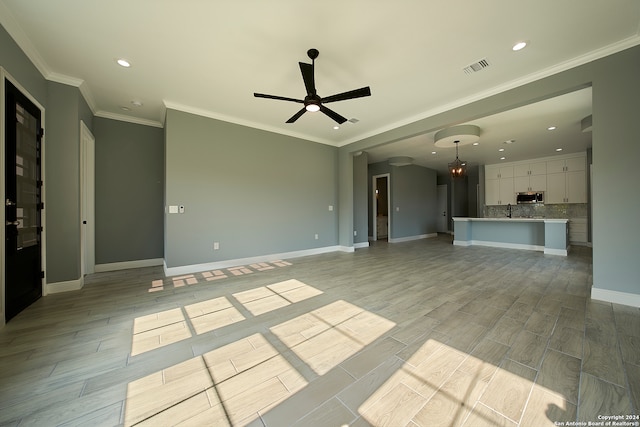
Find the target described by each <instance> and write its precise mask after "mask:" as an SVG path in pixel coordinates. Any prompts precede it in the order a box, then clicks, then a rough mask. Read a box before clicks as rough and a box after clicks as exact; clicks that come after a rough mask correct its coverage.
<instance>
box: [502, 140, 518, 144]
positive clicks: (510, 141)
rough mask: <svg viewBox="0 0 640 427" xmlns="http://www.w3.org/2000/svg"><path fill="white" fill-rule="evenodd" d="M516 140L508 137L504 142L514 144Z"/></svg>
mask: <svg viewBox="0 0 640 427" xmlns="http://www.w3.org/2000/svg"><path fill="white" fill-rule="evenodd" d="M514 142H516V140H515V139H507V140H506V141H505V142H504V143H505V144H513V143H514Z"/></svg>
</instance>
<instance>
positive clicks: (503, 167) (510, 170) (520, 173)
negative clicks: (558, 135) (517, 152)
mask: <svg viewBox="0 0 640 427" xmlns="http://www.w3.org/2000/svg"><path fill="white" fill-rule="evenodd" d="M484 170H485V205H488V206H491V205H506V204H509V203H511V204H515V203H516V200H515V193H520V192H527V191H535V192H539V191H544V193H545V196H544V202H545V203H549V204H554V203H556V204H557V203H586V202H587V155H586V153H577V154H568V155H559V156H553V157H545V158H540V159H532V160H525V161H521V162H514V163H500V164H494V165H485V167H484Z"/></svg>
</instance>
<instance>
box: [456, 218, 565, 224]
mask: <svg viewBox="0 0 640 427" xmlns="http://www.w3.org/2000/svg"><path fill="white" fill-rule="evenodd" d="M453 220H454V221H476V222H477V221H489V222H495V221H498V222H502V221H507V222H518V221H521V222H557V223H565V224H566V223H568V222H569V219H567V218H529V217H513V218H509V217H504V218H502V217H498V218H493V217H492V218H467V217H454V218H453Z"/></svg>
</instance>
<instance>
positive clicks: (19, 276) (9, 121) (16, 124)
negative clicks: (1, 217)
mask: <svg viewBox="0 0 640 427" xmlns="http://www.w3.org/2000/svg"><path fill="white" fill-rule="evenodd" d="M5 114H6V116H5V124H6V126H5V198H6V200H5V278H4V280H5V282H4V283H5V296H6V300H5V301H6V302H5V318H6V320H7V321H9V319H11V318H13V317H14V316H15V315H17V314H18V313H20V312H21V311H22V310H24V309H25V308H26V307H28V306H29V305H30V304H31V303H33V302H34V301H35V300H37V299H38V298H40V297H41V296H42V273H41V272H42V259H41V256H42V255H41V254H42V251H41V233H42V227H41V220H40V217H41V215H40V214H41V212H40V211H41V209H42V201H41V188H42V181H41V175H40V173H41V162H40V159H41V156H40V153H41V151H40V143H41V138H42V127H41V123H40V110H39V109H38V108H37V107H36V106H35V105H34V104H33V103H32V102H31V101H29V99H28V98H27V97H26V96H24V95H23V94H22V93H21V92H20V91H19V90H18V89H16V87H15V86H14V85H12V84H11V82H9V81H8V80H5Z"/></svg>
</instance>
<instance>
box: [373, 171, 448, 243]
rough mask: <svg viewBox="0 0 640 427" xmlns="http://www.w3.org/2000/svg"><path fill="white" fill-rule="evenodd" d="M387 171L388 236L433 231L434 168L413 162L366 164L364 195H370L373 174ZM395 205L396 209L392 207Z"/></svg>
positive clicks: (393, 236) (415, 235)
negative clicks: (392, 164)
mask: <svg viewBox="0 0 640 427" xmlns="http://www.w3.org/2000/svg"><path fill="white" fill-rule="evenodd" d="M385 173H389V174H390V176H389V185H390V189H389V192H390V196H391V199H390V205H391V212H390V213H389V218H390V221H389V239H402V238H405V237H419V236H422V235H425V234H431V233H436V232H437V208H438V193H437V184H436V171H434V170H431V169H427V168H424V167H421V166H416V165H407V166H389V164H388V163H387V162H386V161H384V162H378V163H372V164H370V165H369V173H368V176H369V178H368V181H369V184H368V187H367V188H368V190H367V194H369V195H371V194H373V180H372V177H373V176H375V175H381V174H385ZM396 208H399V209H400V210H396ZM368 212H369V213H368V217H369V218H368V219H369V221H368V225H369V235H370V236H371V235H373V227H374V225H373V201H372V198H371V197H370V196H369V197H368Z"/></svg>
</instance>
